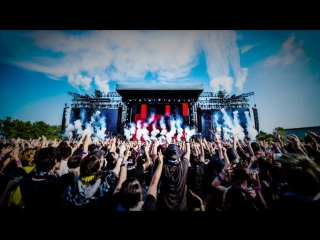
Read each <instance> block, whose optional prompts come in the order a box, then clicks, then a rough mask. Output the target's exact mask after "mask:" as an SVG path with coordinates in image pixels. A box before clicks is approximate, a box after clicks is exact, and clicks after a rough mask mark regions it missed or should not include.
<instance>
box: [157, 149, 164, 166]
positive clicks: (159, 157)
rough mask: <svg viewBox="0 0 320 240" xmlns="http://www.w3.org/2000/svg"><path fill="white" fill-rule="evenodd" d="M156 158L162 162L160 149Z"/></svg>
mask: <svg viewBox="0 0 320 240" xmlns="http://www.w3.org/2000/svg"><path fill="white" fill-rule="evenodd" d="M158 160H159V161H160V162H161V163H162V162H163V155H162V152H161V149H160V150H159V151H158Z"/></svg>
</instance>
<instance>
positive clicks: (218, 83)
mask: <svg viewBox="0 0 320 240" xmlns="http://www.w3.org/2000/svg"><path fill="white" fill-rule="evenodd" d="M232 85H233V78H232V77H227V76H224V77H217V78H214V79H212V80H211V81H210V86H211V87H212V88H213V91H215V92H217V91H219V90H220V87H221V88H222V89H224V90H226V92H227V93H230V92H231V90H232Z"/></svg>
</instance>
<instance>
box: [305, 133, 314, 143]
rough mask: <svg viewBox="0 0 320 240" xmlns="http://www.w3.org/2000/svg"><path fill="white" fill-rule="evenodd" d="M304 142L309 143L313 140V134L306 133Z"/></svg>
mask: <svg viewBox="0 0 320 240" xmlns="http://www.w3.org/2000/svg"><path fill="white" fill-rule="evenodd" d="M304 141H305V143H311V142H312V141H313V136H312V135H311V134H310V133H307V134H306V136H305V137H304Z"/></svg>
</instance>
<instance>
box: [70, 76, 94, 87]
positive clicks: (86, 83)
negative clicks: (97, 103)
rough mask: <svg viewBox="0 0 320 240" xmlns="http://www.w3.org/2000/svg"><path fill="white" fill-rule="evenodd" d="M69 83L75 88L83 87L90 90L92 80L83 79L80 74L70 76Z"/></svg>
mask: <svg viewBox="0 0 320 240" xmlns="http://www.w3.org/2000/svg"><path fill="white" fill-rule="evenodd" d="M68 82H69V83H70V84H71V85H72V86H74V87H77V86H83V88H84V89H85V90H89V89H90V87H91V82H92V78H89V77H83V76H82V75H80V74H77V75H72V74H69V75H68Z"/></svg>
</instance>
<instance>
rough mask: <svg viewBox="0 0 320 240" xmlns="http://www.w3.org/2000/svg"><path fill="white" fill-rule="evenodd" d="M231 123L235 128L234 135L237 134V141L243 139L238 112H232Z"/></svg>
mask: <svg viewBox="0 0 320 240" xmlns="http://www.w3.org/2000/svg"><path fill="white" fill-rule="evenodd" d="M233 122H234V126H235V134H237V137H238V139H244V137H245V134H244V129H243V128H242V127H241V126H240V123H239V112H238V111H234V112H233Z"/></svg>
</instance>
